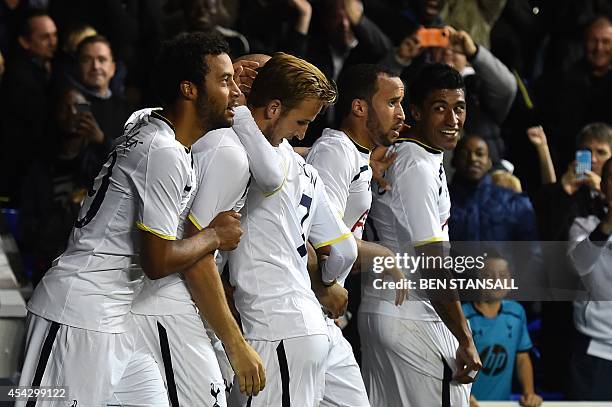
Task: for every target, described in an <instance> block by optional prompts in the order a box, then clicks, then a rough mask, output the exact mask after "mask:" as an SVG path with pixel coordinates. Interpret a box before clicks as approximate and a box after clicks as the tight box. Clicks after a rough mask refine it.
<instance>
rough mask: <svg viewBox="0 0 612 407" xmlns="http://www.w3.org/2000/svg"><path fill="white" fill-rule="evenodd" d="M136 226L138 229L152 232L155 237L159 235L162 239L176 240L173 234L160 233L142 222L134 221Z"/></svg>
mask: <svg viewBox="0 0 612 407" xmlns="http://www.w3.org/2000/svg"><path fill="white" fill-rule="evenodd" d="M136 227H137V228H138V229H140V230H144V231H145V232H149V233H152V234H154V235H155V236H157V237H161V238H162V239H164V240H176V237H175V236H170V235H164V234H163V233H160V232H158V231H157V230H154V229H151V228H150V227H148V226H147V225H145V224H144V223H142V222H136Z"/></svg>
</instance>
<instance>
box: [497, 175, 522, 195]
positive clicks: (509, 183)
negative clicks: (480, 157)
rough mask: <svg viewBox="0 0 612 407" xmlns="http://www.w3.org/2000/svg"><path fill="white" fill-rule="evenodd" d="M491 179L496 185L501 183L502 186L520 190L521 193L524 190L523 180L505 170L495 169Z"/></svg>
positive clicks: (516, 190)
mask: <svg viewBox="0 0 612 407" xmlns="http://www.w3.org/2000/svg"><path fill="white" fill-rule="evenodd" d="M491 181H493V183H494V184H495V185H499V186H500V187H502V188H506V189H510V190H512V191H514V192H518V193H519V194H520V193H521V192H523V187H522V186H521V180H519V179H518V177H516V176H515V175H512V174H510V173H509V172H507V171H504V170H495V171H493V172H492V173H491Z"/></svg>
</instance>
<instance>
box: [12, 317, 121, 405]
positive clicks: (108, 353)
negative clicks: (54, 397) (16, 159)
mask: <svg viewBox="0 0 612 407" xmlns="http://www.w3.org/2000/svg"><path fill="white" fill-rule="evenodd" d="M27 329H28V337H27V345H26V355H25V361H24V367H23V370H22V376H21V379H20V382H19V384H20V386H52V387H66V388H67V389H68V397H69V400H70V402H71V403H74V402H75V401H76V403H78V404H83V405H91V406H101V405H104V404H105V402H106V400H107V399H108V398H109V397H110V396H111V395H112V394H113V391H114V388H115V387H116V386H117V385H118V384H119V382H120V380H121V376H122V375H123V373H124V371H125V369H126V368H127V366H128V364H129V362H130V359H131V357H132V356H133V341H132V338H131V337H130V335H129V334H127V333H126V334H110V333H101V332H95V331H89V330H86V329H80V328H74V327H69V326H66V325H62V324H58V323H56V322H52V321H49V320H46V319H44V318H42V317H39V316H36V315H32V314H30V315H29V316H28V328H27ZM16 405H17V406H22V405H25V404H22V403H17V404H16ZM37 405H43V406H54V405H61V406H64V405H66V401H63V402H61V403H60V404H54V403H53V402H42V403H40V402H39V403H38V404H37Z"/></svg>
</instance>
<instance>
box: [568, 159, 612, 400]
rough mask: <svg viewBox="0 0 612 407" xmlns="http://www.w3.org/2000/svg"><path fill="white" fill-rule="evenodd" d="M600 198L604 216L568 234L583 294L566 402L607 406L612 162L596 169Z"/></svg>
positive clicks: (579, 223) (610, 394) (611, 368)
mask: <svg viewBox="0 0 612 407" xmlns="http://www.w3.org/2000/svg"><path fill="white" fill-rule="evenodd" d="M602 167H603V168H602V171H601V192H602V194H603V196H604V200H605V203H606V208H607V211H606V213H605V214H602V215H601V216H600V217H597V216H594V215H590V216H587V217H579V218H576V220H575V221H574V224H573V225H572V228H571V229H570V239H571V242H572V243H571V247H570V251H569V257H570V260H571V262H572V264H573V266H574V267H575V269H576V272H577V273H578V275H579V276H580V278H581V280H582V283H583V284H584V286H585V287H586V289H587V291H588V299H587V300H582V301H575V302H574V325H575V326H576V330H577V335H576V338H575V341H574V346H573V353H572V359H571V362H572V363H571V367H570V380H569V386H570V391H569V396H570V399H572V400H606V401H610V400H612V389H611V388H610V385H609V382H608V380H606V378H608V377H610V375H611V374H612V323H611V319H610V314H611V313H612V305H611V304H612V302H611V301H610V300H612V295H610V293H611V292H612V290H611V289H612V284H611V280H610V264H612V251H611V250H610V248H611V247H612V158H609V159H608V160H607V161H606V162H605V163H604V164H603V166H602Z"/></svg>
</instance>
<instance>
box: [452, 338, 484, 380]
mask: <svg viewBox="0 0 612 407" xmlns="http://www.w3.org/2000/svg"><path fill="white" fill-rule="evenodd" d="M456 357H457V369H458V370H457V372H455V374H454V375H453V380H455V381H456V382H458V383H462V384H467V383H472V382H473V381H474V379H475V377H476V376H474V372H477V371H479V370H480V369H482V362H481V361H480V356H479V355H478V351H477V350H476V346H475V345H474V341H472V340H470V342H469V344H468V345H461V344H460V345H459V347H458V348H457V353H456ZM472 376H473V377H472Z"/></svg>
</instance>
